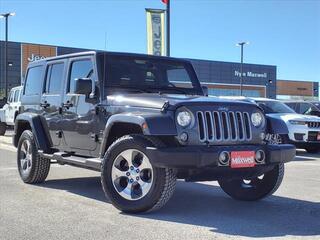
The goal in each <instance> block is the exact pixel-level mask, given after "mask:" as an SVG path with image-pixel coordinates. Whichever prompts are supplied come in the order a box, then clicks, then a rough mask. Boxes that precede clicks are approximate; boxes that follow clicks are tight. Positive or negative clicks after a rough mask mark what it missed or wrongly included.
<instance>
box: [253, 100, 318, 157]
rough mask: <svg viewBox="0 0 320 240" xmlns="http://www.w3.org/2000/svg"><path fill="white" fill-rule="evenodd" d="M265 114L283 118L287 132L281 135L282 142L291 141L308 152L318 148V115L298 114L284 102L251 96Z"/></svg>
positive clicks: (316, 150) (313, 151)
mask: <svg viewBox="0 0 320 240" xmlns="http://www.w3.org/2000/svg"><path fill="white" fill-rule="evenodd" d="M251 100H252V101H254V102H256V103H257V104H258V105H259V106H260V107H261V108H262V109H263V110H264V111H265V113H266V114H267V115H272V116H273V117H276V118H278V119H281V120H283V121H284V122H285V123H286V125H287V127H288V131H289V134H288V135H287V136H281V140H282V142H286V143H292V144H294V145H295V146H296V147H297V148H303V149H306V150H307V152H309V153H316V152H319V150H320V117H317V116H310V115H303V114H298V113H296V112H295V111H293V110H292V109H291V108H290V107H288V106H287V105H286V104H284V103H282V102H280V101H277V100H274V99H267V98H252V99H251Z"/></svg>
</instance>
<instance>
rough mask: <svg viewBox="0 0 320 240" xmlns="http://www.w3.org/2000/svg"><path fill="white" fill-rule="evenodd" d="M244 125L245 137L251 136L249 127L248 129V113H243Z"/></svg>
mask: <svg viewBox="0 0 320 240" xmlns="http://www.w3.org/2000/svg"><path fill="white" fill-rule="evenodd" d="M243 116H244V125H245V129H246V137H247V138H251V129H250V118H249V114H248V113H244V114H243Z"/></svg>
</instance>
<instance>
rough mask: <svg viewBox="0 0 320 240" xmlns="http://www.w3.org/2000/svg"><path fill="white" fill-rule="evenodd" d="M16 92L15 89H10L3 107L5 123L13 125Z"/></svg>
mask: <svg viewBox="0 0 320 240" xmlns="http://www.w3.org/2000/svg"><path fill="white" fill-rule="evenodd" d="M16 94H18V91H17V90H15V89H12V90H11V91H10V95H9V99H8V103H7V106H6V109H5V118H6V123H7V124H8V125H13V122H14V113H15V109H14V107H15V102H14V100H15V96H16Z"/></svg>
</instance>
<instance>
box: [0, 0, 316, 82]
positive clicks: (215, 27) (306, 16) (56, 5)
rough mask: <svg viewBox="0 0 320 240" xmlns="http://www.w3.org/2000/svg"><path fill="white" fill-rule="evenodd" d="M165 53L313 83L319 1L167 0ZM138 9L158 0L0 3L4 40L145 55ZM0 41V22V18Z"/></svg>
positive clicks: (143, 27)
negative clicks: (270, 69)
mask: <svg viewBox="0 0 320 240" xmlns="http://www.w3.org/2000/svg"><path fill="white" fill-rule="evenodd" d="M171 2H172V12H171V16H172V17H171V18H172V32H171V38H172V39H171V40H172V41H171V55H172V56H174V57H188V58H198V59H211V60H218V61H220V60H221V61H232V62H236V61H239V57H240V56H239V55H240V50H239V48H238V47H236V46H235V43H236V42H239V41H243V40H245V41H249V42H250V44H249V45H248V46H245V62H248V63H260V64H270V65H277V67H278V79H290V80H309V81H319V80H320V0H319V1H318V0H313V1H308V0H301V1H299V0H296V1H290V0H278V1H268V0H255V1H239V0H237V1H236V0H234V1H222V0H221V1H217V0H171ZM145 8H165V5H164V4H162V3H161V0H91V1H84V0H64V1H60V0H55V1H54V0H51V1H49V0H0V12H6V11H14V12H16V16H14V17H11V18H10V32H9V33H10V40H12V41H23V42H35V43H44V44H52V45H62V46H73V47H81V48H94V49H96V48H97V49H104V47H105V35H107V50H110V51H126V52H139V53H145V52H146V17H145V10H144V9H145ZM0 21H1V22H0V26H1V28H0V38H1V39H4V33H3V32H4V24H3V22H4V21H3V20H0Z"/></svg>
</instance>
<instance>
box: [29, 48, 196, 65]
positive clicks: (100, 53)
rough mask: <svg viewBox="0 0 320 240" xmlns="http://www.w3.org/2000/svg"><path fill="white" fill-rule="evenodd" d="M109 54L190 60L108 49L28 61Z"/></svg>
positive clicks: (39, 61)
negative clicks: (109, 50) (110, 50)
mask: <svg viewBox="0 0 320 240" xmlns="http://www.w3.org/2000/svg"><path fill="white" fill-rule="evenodd" d="M104 54H106V55H110V56H130V57H137V58H138V57H143V58H151V59H163V60H175V61H184V62H190V61H189V60H187V59H182V58H173V57H166V56H155V55H149V54H141V53H126V52H108V51H86V52H78V53H70V54H64V55H58V56H55V57H48V58H45V59H40V60H37V61H34V62H32V63H30V65H33V64H35V65H37V64H39V63H45V62H48V61H55V60H59V59H64V58H74V57H82V56H89V55H97V56H99V55H102V56H103V55H104Z"/></svg>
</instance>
